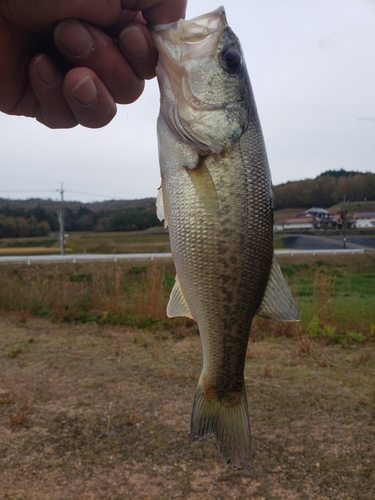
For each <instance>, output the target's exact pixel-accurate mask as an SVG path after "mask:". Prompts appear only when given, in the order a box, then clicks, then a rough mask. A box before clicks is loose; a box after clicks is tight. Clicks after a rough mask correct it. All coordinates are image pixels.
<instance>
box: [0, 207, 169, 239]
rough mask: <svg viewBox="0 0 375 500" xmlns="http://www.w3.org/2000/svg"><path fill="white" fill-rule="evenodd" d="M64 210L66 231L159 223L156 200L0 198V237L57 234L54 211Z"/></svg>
mask: <svg viewBox="0 0 375 500" xmlns="http://www.w3.org/2000/svg"><path fill="white" fill-rule="evenodd" d="M61 208H63V209H64V219H65V230H66V231H68V232H70V231H98V232H102V231H135V230H142V229H148V228H149V227H154V226H157V225H159V224H160V221H159V219H158V218H157V216H156V209H155V198H146V199H144V200H119V201H117V200H116V201H115V200H112V201H104V202H102V203H100V202H97V203H90V204H89V203H87V204H84V203H79V202H64V204H62V203H61V202H55V201H52V200H4V199H0V238H13V237H14V238H16V237H25V236H26V237H28V236H45V235H47V234H49V233H50V231H58V229H59V223H58V219H57V213H56V212H57V210H59V209H61Z"/></svg>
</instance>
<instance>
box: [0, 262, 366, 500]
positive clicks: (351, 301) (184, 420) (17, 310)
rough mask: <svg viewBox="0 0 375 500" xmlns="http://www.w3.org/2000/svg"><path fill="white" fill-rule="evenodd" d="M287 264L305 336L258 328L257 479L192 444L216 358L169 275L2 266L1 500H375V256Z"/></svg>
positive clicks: (160, 265)
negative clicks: (206, 358) (175, 303)
mask: <svg viewBox="0 0 375 500" xmlns="http://www.w3.org/2000/svg"><path fill="white" fill-rule="evenodd" d="M279 261H280V264H281V266H282V269H283V271H284V273H285V276H286V277H287V279H288V281H289V283H290V285H291V288H292V290H293V293H294V295H295V297H296V300H297V302H298V305H299V308H300V311H301V322H299V323H291V324H290V323H287V324H279V323H274V322H270V321H266V320H261V319H259V318H257V319H256V320H255V321H254V325H253V328H252V332H251V341H250V344H249V348H248V354H247V361H246V369H245V380H246V386H247V392H248V398H249V411H250V417H251V427H252V436H253V469H252V472H251V474H250V476H245V475H243V474H241V473H234V472H232V471H231V470H229V469H228V468H226V467H225V466H224V465H223V464H222V462H221V459H220V457H219V454H218V451H217V449H216V446H215V444H214V441H213V439H212V438H207V439H204V440H202V441H201V442H200V443H198V444H192V443H191V442H190V440H189V422H190V411H191V405H192V400H193V395H194V391H195V386H196V383H197V380H198V377H199V372H200V369H201V363H202V356H201V347H200V340H199V335H198V330H197V327H196V325H195V323H194V322H193V321H191V320H189V319H184V318H176V319H173V320H168V319H167V318H166V315H165V307H166V303H167V300H168V296H169V293H170V290H171V288H172V286H173V282H174V267H173V263H172V262H171V261H170V260H166V261H164V262H153V263H150V264H145V263H144V262H136V261H135V262H117V263H85V264H58V265H33V266H26V265H8V264H7V265H2V266H0V312H1V316H0V485H1V486H0V498H1V499H2V498H4V500H5V499H6V500H65V499H66V500H67V499H69V500H123V499H124V498H129V499H134V500H138V499H144V500H148V499H162V500H164V499H172V498H180V499H188V500H196V499H197V500H203V499H210V498H215V499H219V500H221V499H227V498H230V499H241V500H242V499H252V500H261V499H263V500H264V499H266V500H305V499H309V500H310V499H311V500H328V499H329V500H331V499H332V500H333V499H335V500H336V499H338V500H369V499H370V498H372V497H373V491H374V485H375V466H374V464H375V448H374V438H375V389H374V375H375V342H374V340H375V308H374V303H375V256H374V254H371V253H368V254H361V255H345V256H324V257H319V258H318V257H313V256H298V257H293V258H291V257H282V258H280V259H279ZM1 495H3V496H1Z"/></svg>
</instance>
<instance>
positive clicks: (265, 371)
mask: <svg viewBox="0 0 375 500" xmlns="http://www.w3.org/2000/svg"><path fill="white" fill-rule="evenodd" d="M262 377H264V378H273V377H274V373H273V371H272V370H271V368H270V366H269V365H268V364H267V363H266V364H265V365H264V367H263V372H262Z"/></svg>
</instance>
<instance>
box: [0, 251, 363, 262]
mask: <svg viewBox="0 0 375 500" xmlns="http://www.w3.org/2000/svg"><path fill="white" fill-rule="evenodd" d="M363 252H364V249H363V248H350V249H346V250H344V249H336V250H335V249H331V250H293V249H283V250H275V253H276V255H287V256H290V257H293V256H294V255H321V254H329V255H341V254H357V253H363ZM171 258H172V254H171V253H118V254H73V255H12V256H1V257H0V264H11V263H17V264H28V265H31V264H58V263H64V262H65V263H71V264H77V263H79V262H100V261H101V262H118V261H120V260H155V259H171Z"/></svg>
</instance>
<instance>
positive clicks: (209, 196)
mask: <svg viewBox="0 0 375 500" xmlns="http://www.w3.org/2000/svg"><path fill="white" fill-rule="evenodd" d="M186 171H187V173H188V174H189V176H190V179H191V182H192V183H193V186H194V188H195V190H196V192H197V195H198V198H199V200H200V201H201V202H202V203H203V205H204V206H205V207H206V209H207V210H208V211H209V212H210V213H211V214H212V215H213V216H214V217H218V216H219V200H218V197H217V192H216V189H215V185H214V181H213V180H212V177H211V174H210V171H209V170H208V168H207V165H206V163H205V157H200V159H199V162H198V164H197V166H196V167H195V168H193V169H191V168H188V167H187V168H186Z"/></svg>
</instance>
